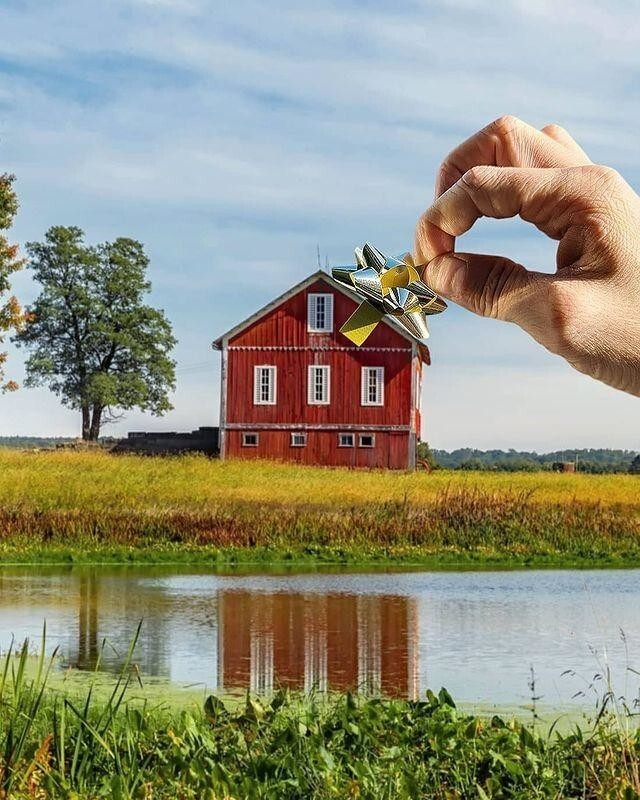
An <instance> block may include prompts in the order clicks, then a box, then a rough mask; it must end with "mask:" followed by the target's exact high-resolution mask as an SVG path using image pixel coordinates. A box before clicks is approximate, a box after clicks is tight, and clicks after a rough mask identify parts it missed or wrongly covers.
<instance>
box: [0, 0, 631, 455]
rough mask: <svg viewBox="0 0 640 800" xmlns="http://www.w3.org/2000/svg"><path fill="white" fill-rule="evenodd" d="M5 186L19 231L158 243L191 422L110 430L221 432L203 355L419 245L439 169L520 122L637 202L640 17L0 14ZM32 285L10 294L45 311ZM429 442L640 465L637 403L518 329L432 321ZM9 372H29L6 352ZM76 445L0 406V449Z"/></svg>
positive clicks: (355, 0) (210, 364)
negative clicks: (609, 170) (301, 284)
mask: <svg viewBox="0 0 640 800" xmlns="http://www.w3.org/2000/svg"><path fill="white" fill-rule="evenodd" d="M0 29H1V30H2V31H3V35H2V37H1V38H0V171H8V172H13V173H15V174H16V176H17V181H16V189H17V192H18V195H19V199H20V203H21V209H20V213H19V215H18V217H17V220H16V224H15V227H14V229H13V232H12V236H13V238H14V239H15V240H17V241H18V242H20V243H21V244H24V242H26V241H33V240H39V239H42V238H43V236H44V233H45V231H46V230H47V228H49V227H50V226H51V225H60V224H62V225H78V226H80V227H81V228H82V229H83V230H84V231H85V232H86V237H87V240H88V241H89V242H100V241H105V240H109V239H113V238H115V237H116V236H131V237H134V238H136V239H139V240H141V241H142V242H143V243H144V245H145V248H146V251H147V253H148V255H149V257H150V259H151V266H150V273H149V275H150V279H151V281H152V284H153V291H152V294H151V297H150V302H152V303H153V304H154V305H156V306H158V307H160V308H163V309H164V310H165V312H166V314H167V315H168V317H169V318H170V320H171V321H172V323H173V325H174V331H175V334H176V336H177V338H178V342H179V343H178V346H177V348H176V350H175V357H176V360H177V362H178V371H177V380H178V388H177V391H176V393H175V395H174V396H173V397H172V402H173V405H174V410H173V411H172V412H170V413H169V414H167V415H166V416H165V417H163V418H155V417H152V416H149V415H144V414H141V413H137V412H130V413H128V414H127V415H126V417H125V418H124V419H123V420H121V421H120V422H118V423H117V424H116V425H113V426H111V427H109V428H105V433H109V434H112V435H118V434H124V433H126V431H128V430H191V429H193V428H196V427H198V426H199V425H215V424H217V422H218V408H219V360H220V356H219V353H216V352H214V351H212V349H211V341H212V340H213V339H214V338H216V337H217V336H218V335H219V334H220V333H222V332H224V331H225V330H227V329H229V328H231V327H233V326H234V325H235V324H237V323H238V322H239V321H241V320H243V319H244V318H246V317H247V316H249V315H250V314H251V313H253V312H254V311H255V310H256V309H258V308H259V307H261V306H262V305H264V304H265V303H266V302H268V301H269V300H270V299H272V298H273V297H275V296H277V295H279V294H280V293H282V292H283V291H285V290H286V289H287V288H289V286H291V285H292V284H293V283H295V282H297V281H299V280H301V279H303V278H304V277H306V276H307V275H308V274H310V273H311V272H312V271H314V270H315V269H316V268H317V253H316V248H317V247H318V246H319V248H320V253H321V261H322V264H323V265H324V264H326V263H328V264H329V265H335V264H348V263H352V260H353V249H354V247H355V246H357V245H361V244H362V243H363V242H365V241H372V242H373V243H374V244H375V245H376V246H378V247H379V248H380V249H381V250H383V251H385V252H388V253H401V252H404V251H405V250H407V249H410V248H411V245H412V242H413V229H414V226H415V222H416V219H417V217H418V216H419V214H420V213H421V212H422V211H423V210H424V208H426V207H427V206H428V204H429V202H430V201H431V199H432V197H433V184H434V179H435V174H436V170H437V168H438V165H439V163H440V161H441V160H442V159H443V158H444V156H445V155H446V153H447V152H448V151H449V150H450V149H451V148H452V147H454V146H455V145H456V144H458V143H459V142H460V141H461V140H462V139H464V138H466V137H467V136H468V135H470V134H471V133H473V132H474V131H475V130H477V129H479V128H480V127H482V126H484V125H485V124H487V123H488V122H490V121H491V120H492V119H494V118H496V117H498V116H500V115H502V114H507V113H508V114H515V115H516V116H519V117H520V118H522V119H524V120H526V121H527V122H530V123H531V124H533V125H536V126H537V127H542V126H543V125H545V124H547V123H549V122H556V123H558V124H561V125H563V126H564V127H565V128H567V129H568V130H569V131H570V132H571V133H572V134H573V135H574V136H575V138H576V139H577V140H578V141H579V142H580V144H581V145H582V146H583V147H584V148H585V149H586V150H587V152H588V153H589V155H590V156H591V158H592V160H594V161H597V162H601V163H606V164H609V165H611V166H614V167H615V168H617V169H618V170H620V171H621V172H622V173H623V175H624V176H625V177H626V179H627V180H628V181H629V182H630V183H631V185H632V186H633V187H634V188H635V189H636V190H638V189H640V147H639V146H638V145H639V142H640V62H638V52H640V17H639V15H638V13H637V6H636V3H635V2H633V0H612V2H610V3H608V4H606V6H605V5H604V4H602V3H600V2H597V3H596V2H590V0H583V1H582V2H570V1H569V2H564V3H559V2H557V1H554V2H547V1H546V0H526V2H524V1H523V2H521V1H520V0H503V1H502V2H501V1H500V0H497V1H496V2H494V3H486V2H485V1H484V0H439V2H437V3H435V2H426V0H422V2H417V1H416V2H407V1H406V0H395V1H394V2H391V0H386V2H382V0H341V2H337V0H336V2H329V1H328V0H315V1H314V2H313V3H309V2H293V1H292V0H273V2H271V3H264V2H257V1H256V2H253V0H236V2H234V3H228V2H223V1H222V0H218V2H210V0H98V2H94V3H87V2H86V0H56V2H55V3H50V2H42V1H41V2H31V1H30V0H3V2H2V3H1V4H0ZM459 246H460V248H461V249H465V250H478V251H480V252H490V253H500V254H503V255H507V256H509V257H511V258H515V259H516V260H518V261H520V262H522V263H524V264H526V265H529V266H531V267H532V268H535V269H541V270H545V271H552V270H553V265H554V261H555V244H554V243H553V242H550V241H548V240H545V238H544V237H543V236H542V234H540V233H539V232H537V231H535V230H531V229H529V227H528V226H526V225H525V224H524V223H522V222H520V221H519V220H514V221H501V222H497V221H483V222H481V223H479V224H478V225H477V226H476V228H475V229H474V230H473V231H472V232H470V233H469V234H467V235H466V236H465V237H464V238H463V239H461V240H460V245H459ZM36 289H37V287H36V286H35V285H34V284H33V283H32V281H31V279H30V276H29V272H28V270H26V271H24V272H23V273H21V274H20V275H19V276H17V277H16V279H15V280H14V291H15V292H16V293H17V294H18V295H19V297H20V299H21V300H23V301H24V302H26V303H28V302H29V301H30V300H32V299H33V298H34V297H35V293H36ZM430 348H431V354H432V361H433V364H432V366H431V367H429V368H427V369H426V370H425V374H424V397H423V411H424V429H423V437H424V438H425V439H427V440H428V441H429V442H430V443H431V445H432V446H434V447H438V448H446V449H452V448H455V447H462V446H470V447H479V448H494V447H495V448H510V447H513V448H516V449H530V450H538V451H544V450H556V449H564V448H578V447H616V448H629V449H640V425H639V424H638V422H639V416H638V409H639V407H638V400H637V399H635V398H633V397H631V396H628V395H625V394H622V393H620V392H616V391H615V390H613V389H609V388H608V387H606V386H603V385H601V384H598V383H596V382H595V381H592V380H591V379H589V378H587V377H585V376H583V375H580V374H578V373H577V372H574V371H572V370H571V368H570V367H569V366H568V365H566V364H565V363H564V362H562V361H561V360H560V359H558V358H557V357H555V356H552V355H550V354H549V353H547V352H546V351H544V350H543V349H542V348H540V347H539V346H538V345H537V344H536V343H535V342H534V341H533V340H531V339H529V338H528V337H527V336H526V335H525V334H524V333H522V332H521V331H519V330H518V329H517V328H515V327H514V326H511V325H508V324H506V323H500V322H496V321H491V320H485V319H480V318H478V317H475V316H474V315H472V314H470V313H469V312H467V311H463V310H462V309H459V308H451V309H450V310H448V311H447V312H446V313H445V314H443V315H441V316H439V317H436V318H434V319H433V320H432V321H431V339H430ZM9 352H10V361H9V370H8V373H9V377H12V378H15V379H17V380H18V381H21V380H22V379H23V377H24V370H23V359H24V351H22V350H20V351H18V350H16V349H15V348H14V347H13V346H11V345H10V346H9ZM78 433H79V419H78V414H77V413H75V412H73V411H69V410H68V409H65V408H64V407H62V406H61V405H60V403H59V400H58V398H57V397H56V396H55V395H53V394H51V393H50V392H49V391H48V390H46V389H24V388H23V389H21V390H20V391H19V392H16V393H15V394H10V395H9V394H6V395H0V435H12V434H24V435H59V436H63V435H69V436H74V435H77V434H78Z"/></svg>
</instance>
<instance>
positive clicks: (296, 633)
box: [218, 591, 418, 698]
mask: <svg viewBox="0 0 640 800" xmlns="http://www.w3.org/2000/svg"><path fill="white" fill-rule="evenodd" d="M218 614H219V620H218V637H219V640H218V654H219V661H218V670H219V672H218V688H219V689H225V690H227V691H233V690H236V691H237V690H241V691H246V690H247V689H250V688H254V689H256V688H259V687H262V688H264V689H267V690H269V689H272V688H274V689H275V688H277V687H285V686H286V687H288V688H291V689H303V688H310V686H308V685H307V686H305V684H306V683H307V681H309V682H310V683H311V685H313V683H312V681H314V680H315V681H318V680H319V681H320V685H319V686H316V688H320V689H322V690H329V691H347V690H354V689H358V688H362V689H366V688H374V687H375V688H376V689H377V690H381V691H382V692H383V693H384V694H385V695H388V696H396V697H409V698H414V697H415V695H416V687H417V678H418V663H417V652H416V647H415V644H416V641H417V638H418V630H417V609H416V604H415V601H414V600H413V599H411V598H407V597H397V596H387V595H382V596H379V597H362V596H357V595H329V596H326V597H325V596H321V595H317V596H314V595H296V594H293V595H286V594H280V595H278V594H275V595H272V596H268V597H265V596H264V595H261V594H259V593H258V594H256V593H253V592H247V591H232V592H221V593H220V594H219V596H218ZM305 673H306V674H305ZM363 679H364V680H365V681H367V680H368V681H369V682H370V684H371V686H368V687H367V686H362V685H361V681H362V680H363Z"/></svg>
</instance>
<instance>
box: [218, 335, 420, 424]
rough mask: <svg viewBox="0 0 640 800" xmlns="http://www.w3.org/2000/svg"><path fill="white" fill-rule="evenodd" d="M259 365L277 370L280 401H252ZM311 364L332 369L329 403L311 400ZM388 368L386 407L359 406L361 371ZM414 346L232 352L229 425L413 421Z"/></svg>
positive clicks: (229, 358) (229, 366)
mask: <svg viewBox="0 0 640 800" xmlns="http://www.w3.org/2000/svg"><path fill="white" fill-rule="evenodd" d="M258 364H263V365H265V364H270V365H274V366H275V367H276V368H277V392H276V394H277V397H276V404H275V405H272V406H262V405H254V404H253V372H254V366H256V365H258ZM311 364H316V365H321V364H325V365H329V366H330V367H331V388H330V400H331V402H330V403H329V405H308V404H307V372H308V367H309V365H311ZM363 366H370V367H384V375H385V396H384V405H383V406H362V405H360V384H361V369H362V367H363ZM411 384H412V381H411V350H408V351H402V352H400V353H398V352H389V351H383V352H371V351H370V350H355V349H354V350H349V351H344V350H293V351H291V350H230V351H229V355H228V360H227V408H226V423H227V424H229V423H234V422H292V423H295V422H302V421H306V422H309V423H315V424H320V423H326V424H330V423H341V422H347V421H348V422H350V423H352V424H357V425H409V424H410V416H411V389H412V385H411Z"/></svg>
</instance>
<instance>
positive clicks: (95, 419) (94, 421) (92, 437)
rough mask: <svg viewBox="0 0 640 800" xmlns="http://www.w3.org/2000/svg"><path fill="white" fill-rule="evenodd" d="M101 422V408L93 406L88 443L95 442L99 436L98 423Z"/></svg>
mask: <svg viewBox="0 0 640 800" xmlns="http://www.w3.org/2000/svg"><path fill="white" fill-rule="evenodd" d="M101 422H102V406H99V405H94V407H93V412H92V416H91V427H90V429H89V441H91V442H97V441H98V436H100V423H101Z"/></svg>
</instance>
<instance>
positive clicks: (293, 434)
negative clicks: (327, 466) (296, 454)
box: [291, 431, 307, 447]
mask: <svg viewBox="0 0 640 800" xmlns="http://www.w3.org/2000/svg"><path fill="white" fill-rule="evenodd" d="M296 437H302V441H301V442H296ZM306 446H307V433H306V431H291V447H306Z"/></svg>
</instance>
